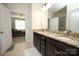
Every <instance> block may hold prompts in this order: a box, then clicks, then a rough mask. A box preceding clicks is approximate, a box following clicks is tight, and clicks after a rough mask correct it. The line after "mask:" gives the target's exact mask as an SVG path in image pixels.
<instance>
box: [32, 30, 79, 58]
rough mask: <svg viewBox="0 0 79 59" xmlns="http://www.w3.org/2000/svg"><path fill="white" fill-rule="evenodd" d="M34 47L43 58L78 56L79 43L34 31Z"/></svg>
mask: <svg viewBox="0 0 79 59" xmlns="http://www.w3.org/2000/svg"><path fill="white" fill-rule="evenodd" d="M33 40H34V41H33V42H34V46H35V47H36V48H37V50H38V51H39V52H40V53H41V55H43V56H78V55H79V41H78V40H77V39H76V38H71V37H66V36H64V35H61V34H57V33H51V32H49V31H34V39H33Z"/></svg>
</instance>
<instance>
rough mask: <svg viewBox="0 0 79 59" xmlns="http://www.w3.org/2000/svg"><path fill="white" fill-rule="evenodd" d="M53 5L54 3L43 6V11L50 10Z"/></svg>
mask: <svg viewBox="0 0 79 59" xmlns="http://www.w3.org/2000/svg"><path fill="white" fill-rule="evenodd" d="M52 5H53V4H52V3H45V4H44V5H43V6H42V10H48V8H50V7H51V6H52Z"/></svg>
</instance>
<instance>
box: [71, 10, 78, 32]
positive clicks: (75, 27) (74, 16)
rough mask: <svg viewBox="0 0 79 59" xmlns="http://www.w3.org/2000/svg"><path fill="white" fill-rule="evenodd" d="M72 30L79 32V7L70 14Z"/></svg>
mask: <svg viewBox="0 0 79 59" xmlns="http://www.w3.org/2000/svg"><path fill="white" fill-rule="evenodd" d="M70 30H71V31H72V32H79V9H78V10H74V11H73V12H71V14H70Z"/></svg>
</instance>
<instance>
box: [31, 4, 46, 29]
mask: <svg viewBox="0 0 79 59" xmlns="http://www.w3.org/2000/svg"><path fill="white" fill-rule="evenodd" d="M47 27H48V11H43V10H42V5H41V4H40V3H39V4H38V3H33V4H32V29H47Z"/></svg>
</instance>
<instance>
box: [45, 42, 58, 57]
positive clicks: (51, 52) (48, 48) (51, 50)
mask: <svg viewBox="0 0 79 59" xmlns="http://www.w3.org/2000/svg"><path fill="white" fill-rule="evenodd" d="M55 50H57V49H56V48H55V47H54V46H52V45H51V44H49V43H47V44H46V55H47V56H56V55H57V54H56V52H55Z"/></svg>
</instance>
